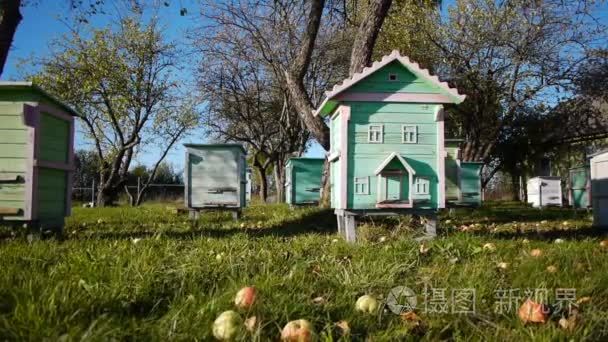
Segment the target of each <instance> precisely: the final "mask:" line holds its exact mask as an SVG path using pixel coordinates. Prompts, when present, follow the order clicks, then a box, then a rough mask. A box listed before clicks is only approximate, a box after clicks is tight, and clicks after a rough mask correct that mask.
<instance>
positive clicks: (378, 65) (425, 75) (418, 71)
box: [314, 50, 466, 116]
mask: <svg viewBox="0 0 608 342" xmlns="http://www.w3.org/2000/svg"><path fill="white" fill-rule="evenodd" d="M394 61H399V62H400V63H401V65H403V66H404V67H405V68H407V69H408V70H409V71H410V72H411V73H412V74H414V75H415V76H417V77H419V78H421V79H423V80H425V81H428V82H429V83H431V84H433V85H435V86H437V87H439V89H441V90H442V91H444V92H445V93H446V94H447V95H448V96H449V97H450V98H451V100H452V101H450V102H449V103H456V104H458V103H461V102H462V101H464V99H465V97H466V95H464V94H460V93H458V89H456V88H452V87H450V86H449V84H448V83H447V82H442V81H441V80H440V79H439V77H437V76H435V75H431V74H430V73H429V71H428V70H427V69H424V68H421V67H420V65H419V64H418V63H416V62H413V61H411V60H410V59H409V58H408V57H407V56H401V54H400V53H399V51H397V50H393V52H392V53H391V54H390V55H386V56H384V57H382V60H380V61H375V62H374V63H373V64H372V65H371V66H369V67H365V68H363V70H361V72H359V73H356V74H354V75H353V76H352V77H349V78H347V79H345V80H344V81H342V83H341V84H336V85H334V87H333V89H332V90H330V91H327V92H325V96H326V97H325V99H324V100H323V102H322V103H321V105H320V106H319V108H318V109H317V110H316V111H315V112H314V115H315V116H317V115H323V114H328V113H322V111H323V108H324V107H325V106H326V105H327V104H331V103H330V101H331V100H332V99H334V98H335V97H336V96H338V95H339V94H341V93H343V92H344V91H346V90H347V89H349V88H350V87H352V86H354V85H355V84H357V83H359V82H360V81H361V80H363V79H365V78H366V77H367V76H369V75H371V74H373V73H375V72H376V71H378V70H380V69H382V68H383V67H385V66H386V65H388V64H390V63H392V62H394ZM332 110H333V108H332Z"/></svg>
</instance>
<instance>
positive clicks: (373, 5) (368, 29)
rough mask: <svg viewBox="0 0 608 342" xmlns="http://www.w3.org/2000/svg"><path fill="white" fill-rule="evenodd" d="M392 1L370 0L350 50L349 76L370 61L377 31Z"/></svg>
mask: <svg viewBox="0 0 608 342" xmlns="http://www.w3.org/2000/svg"><path fill="white" fill-rule="evenodd" d="M392 3H393V1H392V0H373V1H370V3H369V8H368V11H367V14H366V15H365V17H364V18H363V21H361V24H360V25H359V29H358V31H357V36H356V37H355V42H354V43H353V49H352V50H351V54H350V69H349V73H350V75H351V76H352V75H353V74H355V73H358V72H360V71H361V70H363V68H364V67H366V66H368V65H369V64H370V63H371V61H372V54H373V52H374V46H375V45H376V39H377V38H378V33H379V32H380V28H382V23H384V18H386V15H387V14H388V10H389V9H390V8H391V4H392Z"/></svg>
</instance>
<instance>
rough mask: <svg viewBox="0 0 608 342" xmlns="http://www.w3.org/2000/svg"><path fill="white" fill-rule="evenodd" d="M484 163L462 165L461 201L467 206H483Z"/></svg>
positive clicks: (463, 163) (462, 163)
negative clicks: (482, 180)
mask: <svg viewBox="0 0 608 342" xmlns="http://www.w3.org/2000/svg"><path fill="white" fill-rule="evenodd" d="M482 167H483V163H478V162H461V163H460V170H461V171H460V194H461V195H460V196H461V198H460V201H461V203H463V204H466V205H473V206H479V205H481V200H482V198H481V168H482Z"/></svg>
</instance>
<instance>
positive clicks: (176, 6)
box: [2, 0, 608, 169]
mask: <svg viewBox="0 0 608 342" xmlns="http://www.w3.org/2000/svg"><path fill="white" fill-rule="evenodd" d="M168 2H169V3H170V7H169V8H167V9H164V10H163V11H162V12H161V14H162V17H161V23H162V24H164V26H165V27H166V34H167V35H168V38H170V39H173V40H178V41H179V40H180V39H182V37H183V36H184V31H185V29H186V28H187V27H189V26H190V25H191V24H192V21H195V20H198V18H197V16H196V14H195V13H196V11H197V8H198V5H197V4H196V1H194V0H177V1H176V0H173V1H168ZM66 3H67V1H40V3H39V4H38V5H36V6H26V7H25V8H23V10H22V14H23V20H22V22H21V24H20V25H19V27H18V29H17V33H16V36H15V40H14V43H13V48H12V50H11V52H10V54H9V57H8V61H7V65H6V67H5V71H4V74H3V77H2V78H3V79H6V80H18V79H19V78H20V77H21V75H22V74H23V72H24V70H19V69H18V68H19V63H18V62H19V59H22V58H27V57H29V56H44V55H47V54H48V53H49V43H50V42H51V41H52V40H53V39H54V38H58V37H61V35H62V34H65V33H67V32H68V31H69V30H68V26H67V25H66V24H65V22H64V21H62V20H60V19H61V18H65V16H66V13H69V12H68V11H69V9H68V6H67V5H66ZM453 3H454V0H448V1H444V3H443V6H442V9H443V11H444V12H445V11H446V9H447V8H448V7H449V6H450V5H451V4H453ZM181 7H185V8H187V9H188V10H189V12H190V13H188V14H187V15H186V16H180V8H181ZM110 10H113V11H114V12H120V10H119V9H115V8H110ZM597 12H598V13H597V15H598V17H600V20H601V21H602V22H604V23H606V24H608V3H607V2H604V3H603V4H602V5H601V6H600V7H599V8H598V11H597ZM111 18H112V16H111V15H97V16H94V17H92V19H91V20H90V21H91V25H93V26H103V25H106V24H108V23H109V22H110V21H111V20H112V19H111ZM22 67H24V68H29V69H28V70H27V71H28V72H29V71H31V66H30V65H27V64H25V65H22ZM203 134H204V133H203V132H194V133H193V134H192V136H190V137H188V138H186V139H184V140H183V141H181V142H180V143H179V144H178V145H177V146H176V148H174V149H173V150H172V151H171V152H170V154H169V155H168V157H167V159H168V161H170V162H171V163H173V164H174V165H175V166H176V167H177V168H178V169H181V168H182V167H183V159H184V149H183V147H182V146H181V144H182V143H186V142H202V141H205V137H204V136H203ZM76 147H77V148H87V145H86V143H85V141H84V139H83V138H82V135H81V134H77V137H76ZM158 154H159V151H155V150H148V151H142V153H140V156H139V158H138V159H137V160H136V163H143V164H151V163H153V162H154V161H155V157H156V156H157V155H158ZM307 155H308V156H314V157H319V156H322V155H323V150H322V149H321V148H320V146H318V145H317V144H313V146H312V147H311V148H310V149H309V151H308V153H307Z"/></svg>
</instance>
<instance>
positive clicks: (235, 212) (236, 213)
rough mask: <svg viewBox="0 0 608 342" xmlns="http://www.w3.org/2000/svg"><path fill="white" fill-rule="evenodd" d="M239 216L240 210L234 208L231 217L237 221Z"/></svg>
mask: <svg viewBox="0 0 608 342" xmlns="http://www.w3.org/2000/svg"><path fill="white" fill-rule="evenodd" d="M239 218H241V211H240V210H234V211H233V212H232V219H233V220H235V221H238V219H239Z"/></svg>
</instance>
